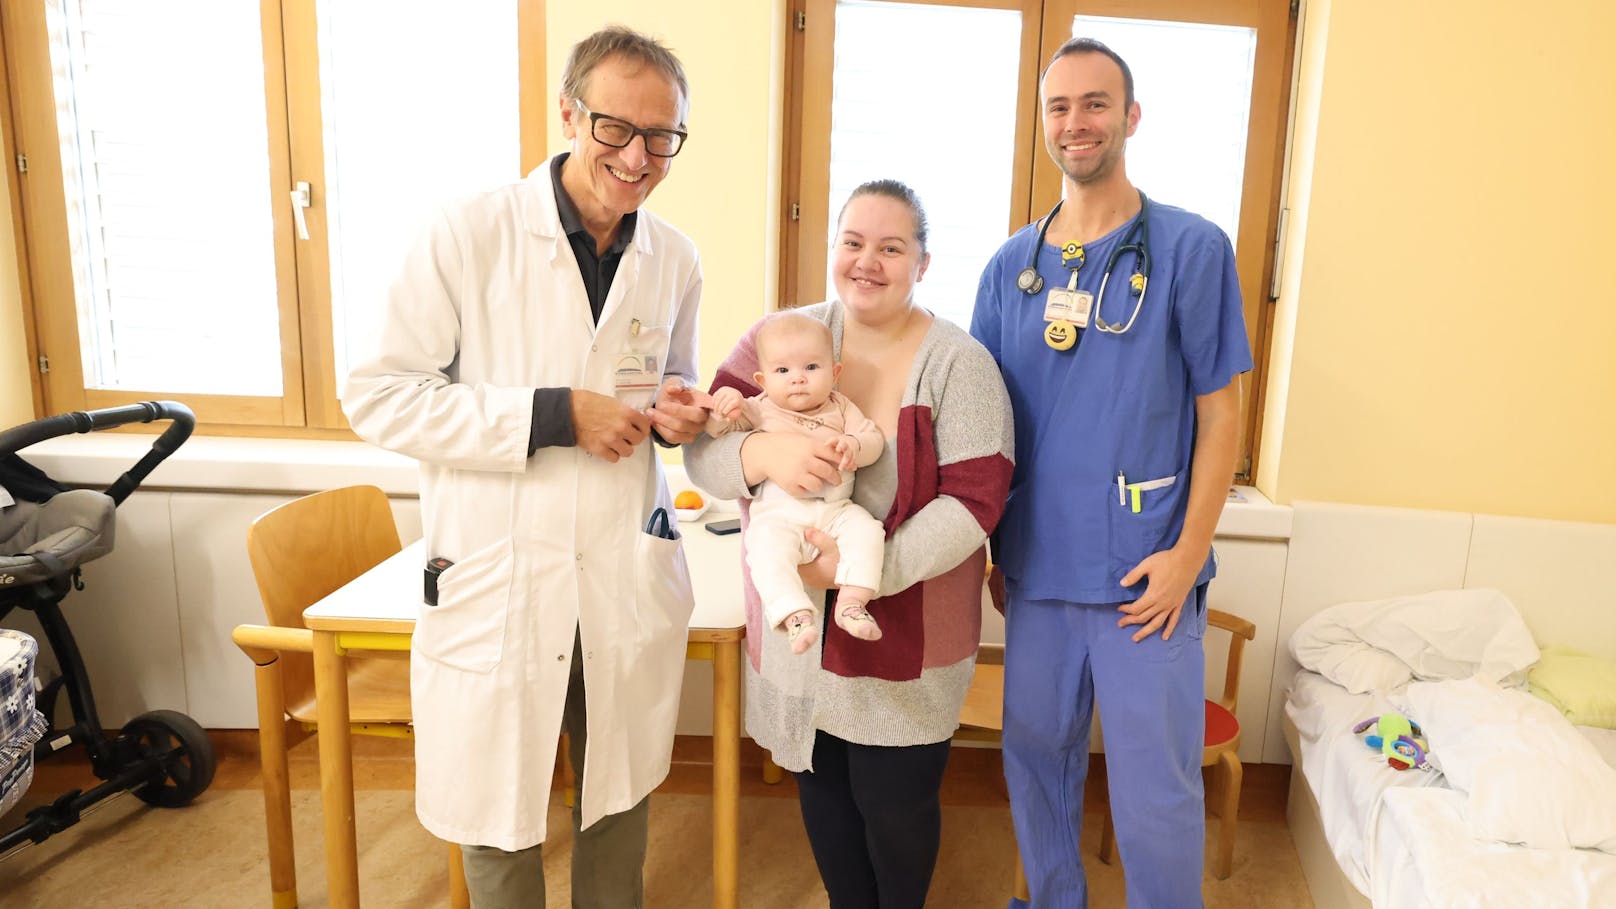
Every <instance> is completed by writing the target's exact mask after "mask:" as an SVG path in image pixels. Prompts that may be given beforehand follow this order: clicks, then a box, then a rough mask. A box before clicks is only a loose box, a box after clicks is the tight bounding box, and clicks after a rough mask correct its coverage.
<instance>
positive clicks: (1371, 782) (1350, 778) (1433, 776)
mask: <svg viewBox="0 0 1616 909" xmlns="http://www.w3.org/2000/svg"><path fill="white" fill-rule="evenodd" d="M1395 709H1396V708H1395V707H1393V706H1392V705H1391V703H1390V702H1389V701H1387V700H1386V699H1385V698H1384V697H1382V696H1381V695H1379V694H1377V693H1374V692H1371V693H1367V694H1353V693H1352V692H1350V691H1347V690H1346V689H1345V688H1342V687H1341V686H1340V685H1337V684H1335V683H1334V682H1332V681H1330V680H1329V679H1326V678H1325V677H1324V676H1322V675H1319V674H1318V673H1316V672H1308V671H1306V670H1304V671H1301V672H1298V673H1297V674H1296V678H1295V680H1293V681H1292V682H1291V689H1290V694H1289V695H1288V696H1287V697H1286V699H1285V713H1286V715H1287V716H1289V717H1290V719H1291V722H1292V723H1294V724H1296V731H1297V734H1298V738H1299V739H1300V744H1301V748H1302V753H1301V754H1300V755H1298V757H1300V758H1301V765H1302V771H1303V777H1304V778H1305V779H1306V780H1307V785H1308V788H1309V789H1311V790H1312V791H1313V798H1314V799H1315V800H1317V801H1318V803H1319V818H1320V821H1321V823H1322V824H1323V825H1324V837H1325V839H1326V840H1327V841H1328V842H1329V844H1330V851H1331V852H1332V853H1333V854H1334V855H1335V860H1336V863H1337V864H1338V865H1340V866H1341V870H1342V871H1344V872H1346V875H1347V879H1348V880H1349V881H1351V882H1352V885H1353V886H1354V887H1357V888H1358V890H1359V891H1360V892H1362V893H1363V894H1364V895H1365V896H1368V895H1370V889H1369V881H1370V868H1371V866H1370V858H1371V855H1370V852H1371V850H1370V846H1371V845H1372V843H1371V839H1370V835H1371V833H1372V832H1373V831H1374V830H1375V829H1376V820H1377V815H1378V814H1379V811H1380V806H1381V795H1382V793H1384V792H1385V791H1386V790H1387V789H1393V788H1423V787H1429V786H1441V785H1442V782H1441V780H1442V777H1441V775H1440V774H1437V773H1435V772H1433V771H1429V770H1403V771H1398V770H1393V769H1391V768H1390V767H1388V766H1387V765H1386V761H1385V759H1384V758H1382V757H1381V756H1380V752H1379V751H1376V750H1374V749H1372V748H1370V747H1369V746H1367V745H1365V744H1364V740H1363V737H1362V736H1359V735H1356V734H1354V733H1353V731H1352V727H1353V726H1356V725H1357V724H1358V723H1360V722H1362V721H1363V720H1366V719H1368V718H1370V717H1372V716H1378V715H1380V714H1381V713H1384V712H1387V711H1392V710H1395ZM1389 905H1401V904H1398V903H1392V904H1389Z"/></svg>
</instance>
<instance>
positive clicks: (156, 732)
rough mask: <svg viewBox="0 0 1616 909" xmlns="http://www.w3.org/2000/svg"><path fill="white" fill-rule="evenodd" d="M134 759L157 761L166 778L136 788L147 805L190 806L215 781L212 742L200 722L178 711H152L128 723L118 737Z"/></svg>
mask: <svg viewBox="0 0 1616 909" xmlns="http://www.w3.org/2000/svg"><path fill="white" fill-rule="evenodd" d="M118 737H119V738H120V739H122V740H123V741H124V742H125V743H127V746H128V747H129V749H130V751H131V752H132V753H133V756H134V757H135V758H136V759H137V760H139V759H145V758H156V759H157V760H158V761H159V762H160V763H161V767H162V771H163V775H162V776H161V777H159V778H157V779H154V780H152V781H151V782H149V783H146V784H145V785H143V786H141V787H140V788H138V789H136V790H135V791H134V792H135V795H136V796H138V797H139V798H140V800H141V801H143V802H145V803H147V804H148V805H156V806H158V807H160V808H178V807H180V806H182V805H188V804H190V802H191V800H192V799H194V798H196V797H197V796H199V795H201V794H202V792H203V790H205V789H207V788H208V784H209V783H212V782H213V770H214V759H213V743H212V742H210V741H209V740H208V734H207V733H206V732H204V731H203V729H202V727H201V726H199V725H197V722H196V721H195V720H193V719H191V718H190V717H188V716H186V715H185V714H183V713H180V712H179V711H177V710H153V711H150V712H148V713H143V714H141V715H140V716H137V717H135V718H134V719H132V720H130V721H129V722H128V723H126V724H125V725H124V727H123V730H122V732H121V733H120V734H119V736H118Z"/></svg>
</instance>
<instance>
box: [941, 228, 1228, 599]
mask: <svg viewBox="0 0 1616 909" xmlns="http://www.w3.org/2000/svg"><path fill="white" fill-rule="evenodd" d="M1149 218H1150V224H1149V228H1150V243H1149V246H1148V249H1149V252H1150V258H1151V274H1150V285H1149V288H1148V290H1147V293H1146V296H1145V301H1144V306H1143V308H1142V309H1140V311H1139V317H1138V319H1137V320H1136V321H1135V322H1134V324H1133V327H1132V328H1130V329H1129V330H1128V332H1127V333H1126V334H1121V335H1115V334H1109V333H1106V332H1101V331H1099V330H1098V329H1096V328H1094V327H1093V326H1092V325H1091V326H1090V327H1089V328H1087V329H1084V330H1083V331H1082V334H1081V338H1080V340H1079V342H1078V343H1077V344H1076V345H1075V346H1074V347H1072V348H1071V349H1070V350H1064V351H1062V350H1055V349H1053V348H1051V347H1050V346H1049V345H1048V344H1046V343H1045V341H1044V329H1045V327H1046V325H1047V324H1048V323H1046V322H1045V321H1044V303H1045V296H1046V294H1047V293H1048V292H1049V288H1052V287H1065V286H1066V285H1067V282H1068V280H1069V279H1070V276H1071V270H1070V269H1068V268H1065V267H1064V266H1062V265H1061V258H1060V249H1059V248H1058V247H1056V246H1053V245H1051V244H1049V243H1047V242H1046V243H1044V244H1043V247H1042V249H1040V250H1039V252H1038V263H1037V268H1038V273H1039V274H1040V275H1042V276H1043V278H1044V287H1043V289H1042V290H1040V291H1039V292H1038V293H1037V294H1033V295H1030V296H1029V295H1028V294H1025V293H1023V292H1022V291H1021V290H1019V289H1018V288H1017V287H1016V275H1017V274H1018V273H1019V272H1020V271H1021V270H1022V269H1023V268H1025V267H1026V266H1027V263H1028V260H1029V258H1030V257H1031V254H1032V249H1033V246H1034V245H1035V244H1037V243H1038V229H1037V225H1036V224H1034V225H1028V226H1027V227H1024V228H1022V229H1021V230H1019V231H1017V232H1016V234H1015V235H1014V236H1012V237H1011V238H1010V239H1009V240H1008V241H1006V242H1005V244H1004V246H1002V247H1000V248H999V251H998V253H997V254H995V255H994V257H993V259H992V260H991V261H989V262H988V265H987V268H986V269H985V270H984V271H983V272H982V280H981V283H980V285H979V286H978V288H977V295H976V311H975V314H974V315H973V317H972V319H971V334H972V335H973V336H975V337H976V339H977V340H978V341H981V342H982V344H983V346H985V347H986V348H987V349H988V350H989V351H990V352H991V353H992V354H993V358H994V359H995V360H997V361H998V363H999V369H1000V370H1001V371H1002V372H1003V374H1004V381H1005V386H1006V388H1008V389H1009V392H1010V401H1011V404H1012V406H1013V407H1014V409H1015V424H1016V425H1015V432H1016V467H1015V476H1014V479H1013V480H1012V482H1011V487H1010V499H1009V502H1008V504H1007V506H1006V508H1005V512H1004V518H1003V519H1002V520H1001V521H1000V523H999V529H998V536H997V546H998V549H997V551H996V552H995V554H994V558H995V559H996V561H998V563H999V564H1000V566H1002V567H1003V569H1004V573H1005V574H1006V575H1007V576H1008V577H1010V578H1011V579H1013V580H1015V581H1016V582H1017V583H1018V584H1019V585H1020V587H1021V590H1022V595H1023V596H1025V597H1026V598H1027V599H1056V600H1065V601H1067V602H1073V603H1120V602H1126V601H1129V600H1133V599H1136V598H1138V597H1139V596H1140V595H1141V594H1143V593H1144V590H1145V585H1144V583H1143V582H1141V583H1139V584H1136V585H1134V586H1133V587H1132V588H1125V587H1123V586H1122V585H1121V581H1122V577H1123V576H1124V575H1126V574H1127V573H1128V572H1129V571H1131V570H1133V568H1134V566H1135V565H1137V564H1139V562H1140V561H1141V560H1143V559H1144V558H1145V557H1146V556H1148V555H1150V554H1151V553H1154V552H1158V551H1160V550H1164V549H1168V548H1170V547H1172V546H1173V544H1175V543H1177V542H1178V537H1179V533H1180V532H1181V531H1182V530H1183V527H1184V514H1185V510H1186V507H1187V505H1188V501H1189V486H1190V458H1191V456H1192V455H1193V454H1194V448H1195V397H1196V396H1197V395H1204V394H1210V393H1212V392H1215V391H1218V390H1220V389H1222V388H1223V387H1224V386H1226V385H1228V384H1229V383H1230V382H1231V381H1233V379H1234V378H1235V377H1236V376H1238V375H1239V374H1240V373H1243V372H1246V371H1248V370H1250V369H1251V346H1250V344H1249V343H1248V342H1247V340H1246V325H1245V317H1244V315H1243V313H1242V311H1241V307H1240V282H1239V278H1238V275H1237V274H1236V273H1235V261H1234V250H1233V249H1232V248H1231V247H1230V245H1229V238H1228V237H1227V236H1225V235H1224V233H1223V231H1222V230H1221V229H1219V228H1218V227H1217V225H1215V224H1213V223H1211V222H1210V221H1207V220H1206V219H1205V218H1202V217H1201V216H1199V215H1195V214H1191V213H1190V212H1187V211H1185V210H1183V209H1181V208H1174V207H1172V206H1167V205H1162V204H1160V203H1157V202H1155V201H1154V200H1153V201H1152V202H1151V203H1150V215H1149ZM1132 224H1133V221H1132V219H1130V220H1129V221H1128V222H1127V223H1125V224H1123V225H1122V226H1121V227H1119V228H1118V229H1117V230H1115V231H1113V232H1112V233H1110V234H1108V235H1106V236H1105V237H1102V238H1100V239H1099V240H1098V241H1096V242H1093V243H1090V244H1087V245H1086V246H1085V252H1086V253H1087V261H1086V264H1085V265H1084V266H1083V268H1082V269H1081V270H1080V271H1079V272H1078V282H1077V286H1078V288H1079V289H1080V290H1086V291H1088V292H1089V293H1091V294H1094V295H1095V297H1096V300H1095V304H1096V306H1099V305H1100V303H1101V302H1102V301H1100V300H1099V299H1098V296H1099V291H1100V277H1101V275H1102V274H1103V273H1104V271H1105V264H1106V260H1107V258H1108V257H1109V256H1110V254H1111V250H1112V249H1113V248H1115V247H1116V246H1117V245H1118V244H1119V243H1122V242H1124V237H1125V236H1126V235H1127V234H1128V229H1129V227H1130V226H1132ZM1135 262H1136V260H1135V258H1134V256H1133V254H1132V253H1125V254H1123V256H1122V257H1121V258H1120V259H1119V260H1118V261H1117V265H1116V269H1115V271H1114V273H1113V275H1112V277H1111V281H1110V283H1109V284H1108V285H1107V287H1106V298H1105V300H1104V301H1103V303H1104V313H1105V318H1106V321H1107V322H1108V323H1110V324H1112V325H1120V324H1123V323H1125V322H1126V321H1127V319H1128V315H1129V314H1130V313H1131V312H1132V311H1133V305H1134V302H1135V299H1134V297H1133V296H1132V295H1131V294H1130V292H1129V289H1128V279H1129V278H1130V277H1131V276H1132V275H1133V273H1134V270H1135V268H1136V265H1135ZM1118 472H1121V473H1122V474H1123V476H1124V477H1125V479H1126V481H1127V482H1128V483H1135V482H1143V481H1149V480H1159V479H1163V478H1167V477H1172V478H1174V481H1173V483H1172V485H1171V486H1168V487H1166V488H1164V489H1158V490H1153V491H1146V492H1142V493H1141V496H1140V500H1141V510H1140V512H1139V513H1138V514H1135V513H1134V512H1133V507H1132V502H1131V494H1129V495H1127V496H1124V497H1123V498H1122V499H1121V500H1119V496H1118V490H1117V474H1118ZM1215 571H1216V566H1215V561H1214V559H1213V557H1212V555H1211V554H1210V553H1209V554H1208V555H1207V561H1206V564H1205V565H1204V566H1203V567H1202V569H1201V573H1200V576H1199V578H1198V579H1197V580H1196V583H1197V584H1200V583H1204V582H1206V581H1208V580H1210V579H1211V578H1212V576H1213V574H1214V573H1215Z"/></svg>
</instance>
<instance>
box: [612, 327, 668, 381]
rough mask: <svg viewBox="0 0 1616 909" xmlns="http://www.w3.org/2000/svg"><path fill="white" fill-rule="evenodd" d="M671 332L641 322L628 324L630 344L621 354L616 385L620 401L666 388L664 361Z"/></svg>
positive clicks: (617, 365)
mask: <svg viewBox="0 0 1616 909" xmlns="http://www.w3.org/2000/svg"><path fill="white" fill-rule="evenodd" d="M670 334H671V332H670V329H669V328H668V327H667V326H663V327H661V328H656V327H652V326H647V325H645V324H643V323H642V322H640V320H639V319H631V320H629V323H628V343H627V345H626V346H625V347H624V349H623V350H622V351H621V352H619V353H618V355H617V362H616V366H615V367H614V368H613V370H612V384H613V386H614V390H615V391H616V392H617V394H618V396H619V397H623V396H632V395H638V394H641V393H645V392H651V391H655V390H656V388H657V386H659V385H661V384H662V367H663V366H664V365H666V364H665V363H664V362H663V358H664V356H665V355H666V353H667V349H668V339H669V336H670Z"/></svg>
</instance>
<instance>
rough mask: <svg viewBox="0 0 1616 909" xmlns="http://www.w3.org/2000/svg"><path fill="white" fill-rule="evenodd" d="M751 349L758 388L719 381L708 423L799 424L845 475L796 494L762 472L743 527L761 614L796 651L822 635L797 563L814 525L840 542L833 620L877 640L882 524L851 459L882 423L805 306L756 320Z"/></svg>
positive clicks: (736, 427) (739, 426)
mask: <svg viewBox="0 0 1616 909" xmlns="http://www.w3.org/2000/svg"><path fill="white" fill-rule="evenodd" d="M757 357H758V366H759V367H760V371H759V372H758V373H756V374H755V375H754V376H753V380H754V381H756V382H757V384H758V385H759V386H760V387H761V388H762V389H763V393H762V394H759V395H757V396H756V397H752V398H743V397H742V396H741V393H740V392H739V391H737V390H736V389H734V388H728V387H726V388H721V389H719V390H718V391H717V392H715V393H714V394H713V405H714V406H713V416H712V418H711V419H709V420H708V421H707V432H708V433H709V434H710V435H713V436H721V435H723V434H725V433H727V432H734V431H744V430H759V431H763V432H799V433H803V434H805V435H808V436H811V437H813V438H814V439H816V440H821V441H823V442H825V443H826V444H827V445H829V446H830V449H831V450H832V451H834V452H835V453H836V454H837V455H839V456H840V457H841V462H840V464H839V467H840V469H841V470H842V482H841V483H840V484H839V485H837V486H835V487H833V488H828V489H826V490H824V491H823V493H821V494H820V496H817V497H805V498H802V499H797V498H793V497H792V496H791V494H790V493H788V492H786V491H785V490H784V489H782V488H781V487H779V486H777V485H775V484H774V483H771V482H768V481H765V482H764V483H763V484H762V486H761V487H760V488H759V490H758V494H757V496H756V498H755V499H754V500H753V502H752V507H751V512H750V513H751V520H750V522H749V523H748V525H747V529H746V565H747V568H748V569H750V570H751V573H752V584H753V586H755V587H756V588H757V592H758V596H759V597H760V598H761V599H762V601H763V615H764V618H765V619H767V620H768V623H769V626H770V627H773V628H783V629H784V630H785V632H786V634H787V636H788V640H789V641H790V642H791V651H792V653H803V652H804V651H806V650H807V649H808V648H810V647H812V646H813V645H814V642H815V641H817V640H819V614H818V610H817V609H815V607H814V603H813V601H812V600H810V599H809V597H808V594H807V593H806V592H804V591H803V588H802V579H801V577H799V576H798V574H797V566H798V565H801V564H803V563H806V562H809V561H812V560H813V559H814V557H815V556H816V555H817V554H818V553H817V551H816V550H815V549H814V547H813V546H812V545H811V544H809V543H807V542H806V541H805V540H804V539H803V531H804V530H805V529H807V528H809V527H817V528H818V529H820V530H822V531H824V532H825V533H827V534H829V535H830V536H831V537H832V538H833V539H835V540H836V544H837V548H838V549H839V550H840V551H841V558H840V559H839V561H838V563H837V567H836V583H837V585H838V586H839V587H840V588H841V589H840V591H839V592H838V593H837V594H836V608H835V619H836V624H837V625H838V626H840V627H841V629H842V630H843V631H846V632H847V633H848V634H850V635H852V636H853V637H856V638H859V639H861V640H865V641H874V640H878V639H879V638H880V637H881V629H880V627H879V626H877V625H876V623H875V619H873V618H871V617H870V613H869V612H868V611H867V610H866V609H865V605H866V604H867V603H869V601H870V600H871V599H873V598H874V597H875V592H876V591H877V590H879V589H880V587H881V559H882V555H883V552H882V551H883V548H884V546H885V542H886V531H885V530H884V529H883V528H882V527H881V522H880V521H877V520H876V519H875V518H873V517H871V516H870V513H869V512H867V511H865V510H864V509H863V508H860V507H859V506H858V505H855V504H853V502H852V501H851V498H850V497H851V496H852V493H853V474H852V470H853V468H854V467H865V466H868V465H870V464H873V463H875V460H876V459H877V458H879V457H880V456H881V446H882V445H883V444H884V439H883V438H882V436H881V430H880V429H879V428H878V427H877V426H876V425H875V421H873V420H871V419H869V418H868V417H866V416H864V414H863V413H862V412H861V411H860V410H859V409H858V407H857V406H856V405H855V404H854V403H853V402H852V401H850V400H848V399H847V396H846V395H843V394H842V393H841V392H838V391H836V388H835V386H836V378H837V376H839V375H840V374H841V371H842V364H840V363H838V362H836V355H835V345H834V342H833V340H832V338H831V333H830V327H829V326H828V325H826V324H825V323H823V322H821V321H819V320H818V319H815V318H813V317H812V316H807V315H803V314H802V313H797V312H782V313H777V314H775V315H774V316H771V317H770V318H769V319H768V320H767V321H765V322H764V323H763V325H762V326H761V327H759V328H758V332H757Z"/></svg>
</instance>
